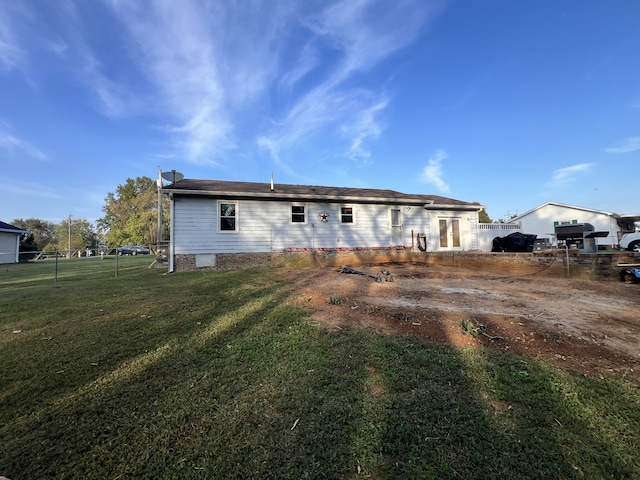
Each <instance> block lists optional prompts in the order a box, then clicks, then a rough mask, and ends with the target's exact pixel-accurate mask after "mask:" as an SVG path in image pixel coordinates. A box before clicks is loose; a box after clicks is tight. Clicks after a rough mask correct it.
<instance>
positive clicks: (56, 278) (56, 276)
mask: <svg viewBox="0 0 640 480" xmlns="http://www.w3.org/2000/svg"><path fill="white" fill-rule="evenodd" d="M55 255H56V275H55V283H58V257H59V256H60V255H59V252H58V250H56V253H55Z"/></svg>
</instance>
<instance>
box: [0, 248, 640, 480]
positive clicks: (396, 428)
mask: <svg viewBox="0 0 640 480" xmlns="http://www.w3.org/2000/svg"><path fill="white" fill-rule="evenodd" d="M151 260H152V259H150V258H149V257H127V258H120V259H119V261H118V263H119V270H118V276H117V277H116V276H115V259H114V258H113V257H111V258H105V259H104V260H102V259H100V258H82V259H71V260H66V259H65V260H60V262H59V271H58V279H57V281H55V278H54V265H55V262H54V261H53V260H46V261H42V262H38V263H30V264H20V265H8V266H7V265H0V352H1V356H0V475H5V476H7V477H9V478H11V479H12V480H20V479H39V478H47V479H49V478H52V479H54V478H60V479H62V478H65V479H90V478H95V479H139V478H149V479H164V478H175V479H191V478H193V479H203V478H208V479H218V478H233V479H236V478H243V479H244V478H247V479H248V478H251V479H264V478H274V479H276V478H277V479H284V478H294V479H300V478H310V479H318V478H332V479H333V478H374V479H387V478H434V479H447V478H452V479H455V478H462V479H475V478H477V479H491V478H495V479H518V478H545V479H548V478H557V479H571V478H585V479H591V478H611V479H622V478H640V388H639V387H640V383H639V382H638V381H636V380H633V379H631V378H629V377H627V378H622V377H618V378H609V379H604V380H602V379H593V378H587V377H585V376H583V375H580V374H578V373H575V372H570V371H563V370H559V369H557V368H555V367H553V366H550V365H548V364H545V363H543V362H542V361H538V360H536V359H532V358H527V357H518V356H513V355H505V354H501V353H497V352H494V351H491V350H482V349H473V350H472V349H456V348H453V347H449V346H444V345H439V344H433V343H429V342H427V341H423V340H420V339H418V338H414V337H409V336H396V337H390V336H381V335H378V334H375V333H373V332H370V331H365V330H358V329H349V328H343V329H342V330H337V331H331V332H329V331H327V330H324V329H322V328H320V327H318V326H314V325H312V324H311V323H310V322H309V321H308V319H307V313H306V312H305V311H303V310H301V309H300V308H299V307H296V306H295V305H294V304H293V302H292V301H290V299H291V298H292V297H293V296H294V295H295V285H292V284H290V283H287V282H285V281H280V280H279V279H278V276H277V275H274V274H273V273H272V272H270V271H269V270H251V271H235V272H220V273H216V272H208V273H183V274H176V275H165V274H164V270H161V269H157V268H148V267H149V265H150V263H151ZM327 301H329V299H327Z"/></svg>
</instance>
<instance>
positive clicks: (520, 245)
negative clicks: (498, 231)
mask: <svg viewBox="0 0 640 480" xmlns="http://www.w3.org/2000/svg"><path fill="white" fill-rule="evenodd" d="M535 240H536V235H530V234H526V233H520V232H513V233H512V234H510V235H507V236H506V237H496V238H494V239H493V242H492V245H491V251H492V252H533V243H534V242H535Z"/></svg>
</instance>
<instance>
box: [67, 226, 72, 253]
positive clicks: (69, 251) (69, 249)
mask: <svg viewBox="0 0 640 480" xmlns="http://www.w3.org/2000/svg"><path fill="white" fill-rule="evenodd" d="M68 246H69V248H68V250H67V258H71V215H69V244H68Z"/></svg>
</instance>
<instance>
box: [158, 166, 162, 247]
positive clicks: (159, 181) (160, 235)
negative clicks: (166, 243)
mask: <svg viewBox="0 0 640 480" xmlns="http://www.w3.org/2000/svg"><path fill="white" fill-rule="evenodd" d="M157 185H158V250H157V251H158V252H159V251H160V246H161V245H162V169H161V168H160V167H158V181H157Z"/></svg>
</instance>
